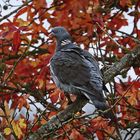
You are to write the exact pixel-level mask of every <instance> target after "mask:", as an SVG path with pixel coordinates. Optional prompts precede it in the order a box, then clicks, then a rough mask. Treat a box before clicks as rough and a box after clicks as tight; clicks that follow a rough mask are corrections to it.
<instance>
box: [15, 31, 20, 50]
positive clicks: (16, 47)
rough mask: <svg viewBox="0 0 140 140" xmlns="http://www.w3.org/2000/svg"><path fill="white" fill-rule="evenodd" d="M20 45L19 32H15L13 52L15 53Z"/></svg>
mask: <svg viewBox="0 0 140 140" xmlns="http://www.w3.org/2000/svg"><path fill="white" fill-rule="evenodd" d="M20 43H21V38H20V31H19V30H17V31H16V32H15V33H14V35H13V51H15V52H17V51H18V49H19V47H20Z"/></svg>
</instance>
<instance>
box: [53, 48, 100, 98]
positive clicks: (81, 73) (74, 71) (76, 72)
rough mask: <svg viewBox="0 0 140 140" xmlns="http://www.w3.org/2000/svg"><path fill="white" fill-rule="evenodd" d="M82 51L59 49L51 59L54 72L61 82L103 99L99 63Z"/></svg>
mask: <svg viewBox="0 0 140 140" xmlns="http://www.w3.org/2000/svg"><path fill="white" fill-rule="evenodd" d="M82 53H83V52H82V50H80V51H79V50H78V49H74V48H71V49H65V50H61V51H58V52H57V53H56V54H55V55H54V57H53V58H52V60H51V65H52V68H53V73H54V74H55V76H56V77H57V79H58V80H59V81H60V82H61V83H63V84H67V85H71V86H73V87H75V88H77V89H80V90H83V91H84V92H86V93H88V94H91V95H93V96H94V97H95V98H96V99H97V100H101V101H102V100H103V94H102V77H101V75H100V70H99V67H98V64H97V63H96V62H94V60H93V62H91V61H90V60H88V59H87V58H86V57H85V56H84V55H83V54H82Z"/></svg>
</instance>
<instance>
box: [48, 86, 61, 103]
mask: <svg viewBox="0 0 140 140" xmlns="http://www.w3.org/2000/svg"><path fill="white" fill-rule="evenodd" d="M59 93H60V90H59V89H56V90H55V91H54V92H53V93H51V94H50V99H51V101H52V103H56V102H57V100H58V98H59Z"/></svg>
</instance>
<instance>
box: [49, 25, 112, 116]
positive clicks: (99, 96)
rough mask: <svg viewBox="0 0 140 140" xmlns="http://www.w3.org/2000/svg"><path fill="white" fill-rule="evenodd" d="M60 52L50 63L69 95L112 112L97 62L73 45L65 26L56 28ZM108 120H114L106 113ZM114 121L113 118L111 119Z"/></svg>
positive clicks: (60, 86)
mask: <svg viewBox="0 0 140 140" xmlns="http://www.w3.org/2000/svg"><path fill="white" fill-rule="evenodd" d="M51 34H52V35H53V36H54V37H55V38H56V43H57V44H56V45H57V46H56V51H55V54H54V55H53V57H52V58H51V60H50V71H51V75H52V79H53V81H54V82H55V84H56V85H57V87H58V88H60V89H61V90H63V91H64V92H66V93H70V94H75V95H77V96H78V95H80V96H85V97H86V98H88V99H89V100H91V101H92V103H93V104H94V105H95V107H96V108H97V109H99V110H103V111H104V110H106V109H108V105H107V104H106V101H105V98H104V96H103V79H102V74H101V72H100V69H99V66H98V63H97V61H96V60H95V59H94V58H93V56H92V55H91V54H90V53H89V52H88V51H86V50H83V49H81V48H80V47H78V46H77V45H76V44H74V43H73V42H72V38H71V35H70V34H69V33H68V31H67V30H66V29H65V28H64V27H54V28H53V29H52V31H51ZM105 117H110V115H109V114H106V115H105ZM110 118H111V117H110Z"/></svg>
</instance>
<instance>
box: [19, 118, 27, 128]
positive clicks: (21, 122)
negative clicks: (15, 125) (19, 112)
mask: <svg viewBox="0 0 140 140" xmlns="http://www.w3.org/2000/svg"><path fill="white" fill-rule="evenodd" d="M19 126H20V128H23V129H25V128H26V123H25V121H24V119H20V120H19Z"/></svg>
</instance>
